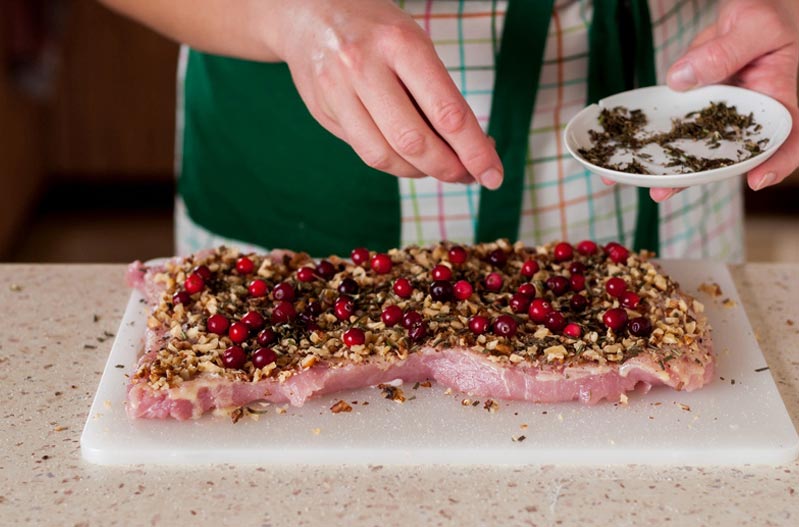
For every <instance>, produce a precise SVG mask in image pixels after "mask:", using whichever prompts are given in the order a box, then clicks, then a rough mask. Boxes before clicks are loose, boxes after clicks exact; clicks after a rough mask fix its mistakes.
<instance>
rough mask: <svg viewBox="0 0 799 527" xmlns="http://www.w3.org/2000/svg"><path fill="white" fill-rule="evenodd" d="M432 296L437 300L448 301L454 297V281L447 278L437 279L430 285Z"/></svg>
mask: <svg viewBox="0 0 799 527" xmlns="http://www.w3.org/2000/svg"><path fill="white" fill-rule="evenodd" d="M430 296H431V297H432V298H433V300H435V301H436V302H446V301H448V300H450V299H451V298H452V283H451V282H448V281H445V280H436V281H435V282H433V284H432V285H431V286H430Z"/></svg>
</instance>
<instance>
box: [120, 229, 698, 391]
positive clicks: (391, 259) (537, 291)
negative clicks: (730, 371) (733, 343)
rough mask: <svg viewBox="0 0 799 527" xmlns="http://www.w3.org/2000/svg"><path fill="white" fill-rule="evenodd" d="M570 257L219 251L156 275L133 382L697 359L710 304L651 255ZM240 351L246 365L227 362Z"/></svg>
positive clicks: (499, 247)
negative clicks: (452, 356)
mask: <svg viewBox="0 0 799 527" xmlns="http://www.w3.org/2000/svg"><path fill="white" fill-rule="evenodd" d="M567 246H568V247H567ZM556 248H558V249H557V254H556V251H555V249H556ZM570 249H571V245H568V244H565V243H564V242H561V243H560V244H557V245H555V244H550V245H544V246H540V247H525V246H524V245H522V244H520V243H517V244H513V245H512V244H510V243H508V242H507V241H506V240H498V241H497V242H493V243H486V244H478V245H474V246H470V247H463V246H457V245H452V244H449V243H446V242H445V243H441V244H437V245H434V246H431V247H408V248H406V249H394V250H391V251H388V252H387V253H375V252H371V253H369V252H368V251H365V249H363V248H359V249H358V250H357V255H356V254H355V251H354V252H353V258H354V259H355V260H357V265H355V264H353V263H350V262H348V261H345V260H343V259H341V258H338V257H335V256H332V257H330V258H328V259H327V260H322V261H321V262H319V263H318V264H317V263H316V262H314V261H313V260H312V259H311V258H310V257H309V256H308V255H306V254H303V253H288V252H282V251H281V252H274V253H272V254H269V255H258V254H247V255H241V254H239V253H238V252H236V251H235V250H231V249H228V248H225V247H221V248H219V249H217V250H215V251H210V252H206V253H202V254H198V255H194V256H192V257H189V258H187V259H184V260H180V261H178V260H173V261H171V262H169V263H167V264H166V266H165V269H164V270H163V272H161V273H159V274H158V275H157V276H156V277H155V280H156V282H157V283H158V284H160V285H161V286H163V292H162V295H161V298H160V301H159V302H158V304H157V305H156V306H155V308H154V310H153V312H152V313H151V315H150V316H149V317H148V321H147V325H148V328H150V329H151V330H152V331H153V332H154V333H156V334H157V335H158V338H157V339H156V342H154V343H151V344H150V349H148V350H147V351H148V352H151V353H152V354H154V356H155V358H154V360H152V361H147V362H145V363H143V364H142V366H141V367H140V368H139V370H138V371H137V372H136V374H135V375H136V377H137V378H142V379H146V380H147V381H148V382H149V383H150V384H151V386H153V387H155V388H169V387H174V386H177V385H179V384H180V383H181V382H183V381H185V380H189V379H191V378H193V377H194V376H196V375H198V374H199V373H201V372H212V373H214V374H216V375H220V376H225V377H229V378H235V379H239V380H247V381H257V380H259V379H262V378H265V377H268V376H273V377H275V378H277V379H279V380H281V381H284V380H286V379H288V378H289V377H291V376H292V375H293V373H295V372H298V371H301V370H303V369H307V368H310V367H312V366H314V365H318V364H323V365H325V366H327V367H331V368H336V367H340V366H344V365H346V364H349V363H364V362H369V361H377V362H382V363H391V362H394V361H397V360H404V359H406V358H407V357H408V355H409V354H411V353H416V352H419V351H422V350H429V349H430V348H436V349H445V348H459V349H463V350H471V351H474V352H477V353H481V354H483V355H485V356H486V358H487V359H488V360H490V361H492V362H495V363H497V364H511V365H519V366H524V367H529V366H532V367H544V366H556V367H567V366H573V365H579V364H586V363H593V364H596V365H604V364H607V363H609V362H612V363H620V362H623V361H625V360H627V359H629V358H632V357H635V356H637V355H639V354H642V353H646V354H650V355H651V356H652V357H653V358H655V359H656V360H658V361H668V360H670V359H671V358H674V357H678V356H680V354H681V350H687V349H694V350H696V349H698V348H697V346H698V345H699V342H698V340H699V339H700V334H701V333H702V331H703V328H701V327H698V322H697V321H698V317H697V314H698V313H701V311H702V309H703V307H702V305H701V304H700V303H699V302H697V301H696V300H694V299H692V298H690V297H688V296H686V295H683V294H682V293H680V292H679V291H678V289H677V285H676V284H675V283H674V282H673V281H672V280H671V279H670V278H669V277H667V276H665V275H664V274H662V273H661V272H660V270H659V269H658V268H657V267H656V266H655V265H654V264H652V263H651V262H649V258H650V256H651V255H650V254H648V253H645V252H643V253H631V252H629V251H627V249H625V248H624V247H622V246H621V245H618V244H609V245H608V246H606V248H605V249H604V250H602V249H601V248H599V247H598V246H597V245H596V244H594V243H593V242H588V241H585V242H581V243H580V244H578V245H577V248H576V251H573V250H570ZM248 262H249V263H248ZM250 264H251V265H250ZM200 269H201V270H202V273H200V272H199V270H200ZM189 277H195V278H191V280H189ZM575 277H578V278H577V279H575ZM197 278H199V279H200V280H201V281H202V284H201V287H199V288H198V287H197V286H198V285H200V284H199V280H197ZM464 284H465V285H464ZM573 284H578V287H574V286H573ZM187 285H188V287H187ZM254 285H255V287H253V286H254ZM466 285H468V286H469V287H468V291H467V288H466V287H465V286H466ZM570 288H571V289H572V290H573V292H571V293H569V292H568V289H570ZM191 291H193V292H191ZM574 291H577V292H574ZM270 292H271V293H270ZM625 295H626V296H625ZM607 313H613V314H614V317H615V318H614V319H613V320H612V321H610V323H608V322H609V321H608V320H605V321H604V322H603V317H604V318H607V316H606V315H607ZM621 319H623V320H624V324H620V323H617V322H618V320H621ZM223 320H224V321H226V322H227V321H229V324H230V329H233V328H234V327H235V328H236V331H226V330H228V327H227V326H226V325H225V326H226V327H224V328H223V327H222V326H223V325H224V324H221V321H223ZM628 320H629V321H630V322H629V323H627V321H628ZM567 328H568V329H567ZM239 330H240V331H239ZM232 347H235V348H238V349H240V350H241V352H242V353H238V349H237V350H235V351H234V352H233V355H235V356H231V352H230V349H231V348H232ZM265 348H268V353H267V352H266V351H264V349H265ZM259 350H260V351H259ZM257 353H259V354H258V355H256V354H257ZM262 355H263V356H262ZM266 355H268V356H266ZM254 356H255V359H254ZM267 359H268V360H267Z"/></svg>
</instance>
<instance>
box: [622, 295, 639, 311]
mask: <svg viewBox="0 0 799 527" xmlns="http://www.w3.org/2000/svg"><path fill="white" fill-rule="evenodd" d="M640 303H641V297H640V296H638V295H636V294H635V293H633V292H632V291H625V292H624V294H622V295H621V305H622V306H624V307H626V308H627V309H635V308H637V307H638V304H640Z"/></svg>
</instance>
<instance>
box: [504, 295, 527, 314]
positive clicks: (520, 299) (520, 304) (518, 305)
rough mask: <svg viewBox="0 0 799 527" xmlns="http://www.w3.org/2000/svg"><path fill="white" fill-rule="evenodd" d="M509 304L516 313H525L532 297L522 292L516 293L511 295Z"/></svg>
mask: <svg viewBox="0 0 799 527" xmlns="http://www.w3.org/2000/svg"><path fill="white" fill-rule="evenodd" d="M508 305H509V306H510V308H511V310H512V311H513V312H514V313H524V312H526V311H527V308H528V307H530V297H529V296H527V295H523V294H521V293H516V294H514V295H513V296H512V297H510V302H508Z"/></svg>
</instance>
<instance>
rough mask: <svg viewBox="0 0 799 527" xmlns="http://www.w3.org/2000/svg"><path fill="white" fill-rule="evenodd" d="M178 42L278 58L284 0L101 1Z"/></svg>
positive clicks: (221, 51) (232, 53)
mask: <svg viewBox="0 0 799 527" xmlns="http://www.w3.org/2000/svg"><path fill="white" fill-rule="evenodd" d="M99 1H100V2H101V3H103V4H105V5H107V6H108V7H110V8H111V9H113V10H115V11H117V12H119V13H121V14H123V15H125V16H128V17H130V18H132V19H134V20H137V21H138V22H141V23H142V24H144V25H146V26H149V27H150V28H152V29H154V30H155V31H157V32H159V33H161V34H163V35H165V36H166V37H168V38H171V39H173V40H176V41H178V42H181V43H184V44H188V45H189V46H191V47H193V48H195V49H198V50H201V51H206V52H208V53H214V54H218V55H226V56H230V57H237V58H242V59H248V60H257V61H262V62H277V61H280V58H279V56H278V54H277V52H276V51H275V48H276V43H277V42H278V41H279V39H278V35H277V34H276V28H279V27H280V23H279V22H278V21H277V17H278V10H279V9H280V4H282V2H281V1H280V0H235V1H230V0H99Z"/></svg>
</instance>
